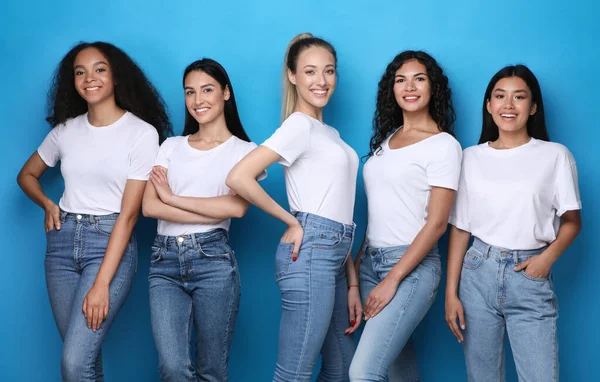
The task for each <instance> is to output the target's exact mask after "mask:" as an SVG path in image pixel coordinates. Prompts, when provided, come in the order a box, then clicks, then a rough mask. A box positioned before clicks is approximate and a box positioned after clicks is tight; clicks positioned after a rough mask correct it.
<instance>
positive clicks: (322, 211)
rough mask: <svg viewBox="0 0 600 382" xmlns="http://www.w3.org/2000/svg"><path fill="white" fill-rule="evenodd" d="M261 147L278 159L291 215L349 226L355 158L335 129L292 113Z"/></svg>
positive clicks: (351, 217)
mask: <svg viewBox="0 0 600 382" xmlns="http://www.w3.org/2000/svg"><path fill="white" fill-rule="evenodd" d="M262 145H263V146H265V147H267V148H269V149H271V150H273V151H274V152H276V153H277V154H279V156H281V160H280V162H279V163H281V164H282V165H283V166H284V175H285V184H286V191H287V196H288V202H289V205H290V210H291V211H292V212H307V213H312V214H315V215H319V216H322V217H325V218H328V219H331V220H334V221H337V222H340V223H344V224H352V222H353V216H354V198H355V193H356V176H357V173H358V156H357V155H356V152H355V151H354V150H353V149H352V148H351V147H350V146H349V145H348V144H346V143H345V142H344V141H343V140H342V138H341V137H340V134H339V133H338V131H337V130H336V129H334V128H333V127H331V126H328V125H326V124H324V123H322V122H321V121H319V120H317V119H314V118H312V117H309V116H308V115H306V114H304V113H300V112H296V113H293V114H292V115H290V116H289V117H288V118H287V119H286V120H285V121H284V122H283V124H282V125H281V127H279V128H278V129H277V130H276V131H275V133H274V134H273V135H272V136H271V137H270V138H269V139H267V140H266V141H265V142H264V143H263V144H262Z"/></svg>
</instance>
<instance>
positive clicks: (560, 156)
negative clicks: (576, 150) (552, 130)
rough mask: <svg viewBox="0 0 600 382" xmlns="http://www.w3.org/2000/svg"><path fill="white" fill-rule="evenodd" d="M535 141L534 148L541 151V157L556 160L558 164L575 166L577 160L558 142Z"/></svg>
mask: <svg viewBox="0 0 600 382" xmlns="http://www.w3.org/2000/svg"><path fill="white" fill-rule="evenodd" d="M531 139H533V140H534V142H533V143H534V147H536V148H537V149H538V150H540V151H541V153H540V154H541V155H544V156H545V157H547V158H549V159H550V158H554V159H555V161H556V162H567V164H568V165H574V164H575V158H574V157H573V154H572V153H571V151H570V150H569V149H568V148H567V146H565V145H563V144H560V143H558V142H548V141H542V140H539V139H535V138H531Z"/></svg>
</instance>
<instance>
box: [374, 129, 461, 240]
mask: <svg viewBox="0 0 600 382" xmlns="http://www.w3.org/2000/svg"><path fill="white" fill-rule="evenodd" d="M392 136H393V134H392V135H391V136H390V137H388V138H387V139H386V140H385V141H383V143H382V144H381V151H380V152H378V153H376V154H374V155H373V156H372V157H370V158H369V160H367V163H366V164H365V167H364V169H363V178H364V182H365V191H366V194H367V205H368V226H367V242H368V243H369V245H370V246H372V247H375V248H385V247H394V246H398V245H410V244H411V243H412V242H413V240H414V238H415V237H416V236H417V234H418V233H419V231H420V230H421V229H422V228H423V226H424V225H425V223H426V222H427V216H428V206H429V197H430V195H431V189H432V187H443V188H449V189H452V190H456V189H457V188H458V179H459V176H460V163H461V154H462V149H461V147H460V144H459V143H458V141H457V140H456V139H454V137H452V136H451V135H450V134H448V133H438V134H436V135H433V136H431V137H429V138H426V139H424V140H422V141H419V142H417V143H415V144H412V145H409V146H406V147H402V148H399V149H390V146H389V141H390V139H391V137H392Z"/></svg>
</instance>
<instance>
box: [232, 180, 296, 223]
mask: <svg viewBox="0 0 600 382" xmlns="http://www.w3.org/2000/svg"><path fill="white" fill-rule="evenodd" d="M234 169H235V168H234ZM236 172H238V171H236ZM227 186H228V187H229V188H231V189H232V190H234V191H235V192H236V193H237V194H238V195H239V196H241V197H242V198H244V199H246V200H247V201H249V202H250V203H252V204H254V205H255V206H257V207H258V208H260V209H261V210H263V211H265V212H266V213H268V214H269V215H271V216H273V217H275V218H277V219H279V220H281V221H282V222H284V223H285V224H287V225H288V226H290V225H294V224H298V221H297V220H296V218H295V217H294V216H293V215H292V214H290V213H289V212H288V211H286V210H285V209H283V207H281V206H280V205H279V204H277V202H275V201H274V200H273V199H272V198H271V197H270V196H269V194H267V192H266V191H265V190H264V189H263V188H262V187H261V186H260V184H258V182H257V181H256V179H255V178H253V177H245V176H243V175H239V174H236V173H234V171H232V172H231V173H230V174H229V176H228V177H227Z"/></svg>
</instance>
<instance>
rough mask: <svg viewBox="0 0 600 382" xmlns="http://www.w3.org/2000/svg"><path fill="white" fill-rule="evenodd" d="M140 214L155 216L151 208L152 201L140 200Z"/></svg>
mask: <svg viewBox="0 0 600 382" xmlns="http://www.w3.org/2000/svg"><path fill="white" fill-rule="evenodd" d="M142 215H143V216H144V217H145V218H154V217H156V216H155V211H154V209H153V208H152V203H149V202H142Z"/></svg>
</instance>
